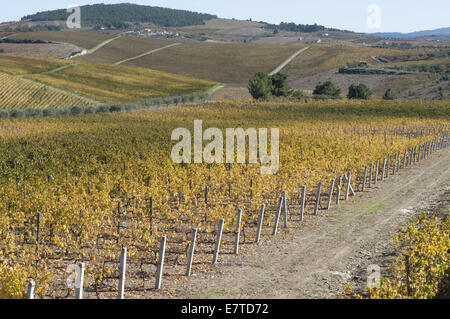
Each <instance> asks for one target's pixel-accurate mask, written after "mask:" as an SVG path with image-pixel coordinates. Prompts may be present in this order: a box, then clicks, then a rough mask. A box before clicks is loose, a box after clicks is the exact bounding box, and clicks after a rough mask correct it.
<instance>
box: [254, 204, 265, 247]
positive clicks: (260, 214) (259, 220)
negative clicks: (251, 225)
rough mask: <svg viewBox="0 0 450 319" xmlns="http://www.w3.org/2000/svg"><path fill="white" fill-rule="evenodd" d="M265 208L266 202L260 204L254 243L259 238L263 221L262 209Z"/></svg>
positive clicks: (257, 241)
mask: <svg viewBox="0 0 450 319" xmlns="http://www.w3.org/2000/svg"><path fill="white" fill-rule="evenodd" d="M265 209H266V204H262V205H261V209H260V211H259V216H258V227H257V230H256V241H255V242H256V243H259V241H260V239H261V230H262V225H263V221H264V210H265Z"/></svg>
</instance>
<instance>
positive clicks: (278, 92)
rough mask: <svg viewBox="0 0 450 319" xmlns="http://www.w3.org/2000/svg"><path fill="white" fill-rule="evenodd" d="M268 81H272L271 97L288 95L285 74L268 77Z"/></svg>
mask: <svg viewBox="0 0 450 319" xmlns="http://www.w3.org/2000/svg"><path fill="white" fill-rule="evenodd" d="M270 80H271V81H272V92H271V93H272V95H274V96H287V95H288V94H289V87H288V84H287V75H286V74H283V73H276V74H274V75H272V76H270Z"/></svg>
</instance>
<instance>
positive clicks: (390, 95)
mask: <svg viewBox="0 0 450 319" xmlns="http://www.w3.org/2000/svg"><path fill="white" fill-rule="evenodd" d="M396 98H397V95H396V94H395V93H394V91H393V90H392V89H391V88H389V89H387V90H386V92H385V93H384V95H383V100H395V99H396Z"/></svg>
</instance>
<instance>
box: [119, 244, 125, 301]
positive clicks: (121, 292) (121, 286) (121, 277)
mask: <svg viewBox="0 0 450 319" xmlns="http://www.w3.org/2000/svg"><path fill="white" fill-rule="evenodd" d="M126 271H127V248H125V247H124V248H122V252H121V254H120V265H119V295H118V299H123V298H124V292H125V274H126Z"/></svg>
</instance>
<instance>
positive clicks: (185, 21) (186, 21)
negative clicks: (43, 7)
mask: <svg viewBox="0 0 450 319" xmlns="http://www.w3.org/2000/svg"><path fill="white" fill-rule="evenodd" d="M69 15H70V13H67V10H65V9H59V10H53V11H45V12H38V13H36V14H32V15H28V16H25V17H23V18H22V20H31V21H65V20H66V19H67V18H68V16H69ZM81 15H82V17H83V19H82V25H83V26H107V27H110V26H113V27H116V28H126V27H127V26H128V23H137V22H141V23H144V22H147V23H153V24H157V25H160V26H164V27H182V26H189V25H202V24H204V23H205V21H207V20H211V19H214V18H217V16H214V15H211V14H203V13H197V12H191V11H186V10H175V9H168V8H161V7H152V6H142V5H136V4H129V3H122V4H113V5H106V4H95V5H86V6H81Z"/></svg>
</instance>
